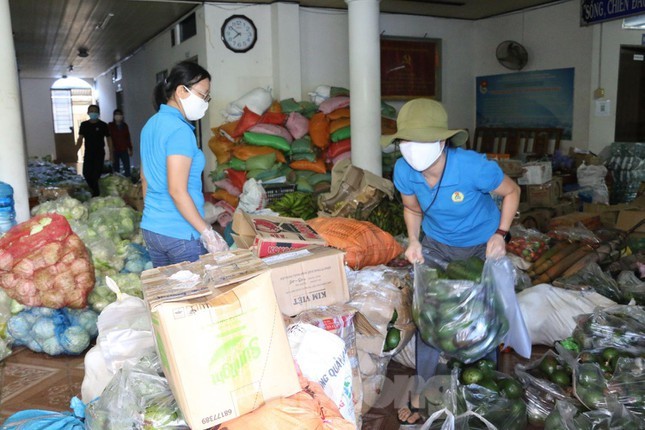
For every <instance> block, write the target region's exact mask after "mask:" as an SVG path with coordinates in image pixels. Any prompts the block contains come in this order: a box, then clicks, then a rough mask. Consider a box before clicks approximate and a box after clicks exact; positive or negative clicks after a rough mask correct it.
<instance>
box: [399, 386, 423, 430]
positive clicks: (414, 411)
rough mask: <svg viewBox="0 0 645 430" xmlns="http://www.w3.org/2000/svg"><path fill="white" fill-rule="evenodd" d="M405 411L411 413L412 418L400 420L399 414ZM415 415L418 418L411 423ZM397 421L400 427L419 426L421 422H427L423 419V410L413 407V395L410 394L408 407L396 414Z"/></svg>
mask: <svg viewBox="0 0 645 430" xmlns="http://www.w3.org/2000/svg"><path fill="white" fill-rule="evenodd" d="M403 409H408V410H409V411H410V416H408V418H407V419H406V420H405V421H404V420H401V419H400V418H399V412H400V411H401V410H403ZM415 414H416V418H415V419H414V421H412V422H410V418H412V417H414V415H415ZM396 419H397V420H398V421H399V424H400V425H414V424H418V423H419V421H421V420H423V421H421V422H422V423H423V422H424V421H425V420H424V418H423V414H422V410H421V409H420V408H415V407H413V406H412V393H410V392H408V407H407V408H401V409H399V410H398V411H397V414H396Z"/></svg>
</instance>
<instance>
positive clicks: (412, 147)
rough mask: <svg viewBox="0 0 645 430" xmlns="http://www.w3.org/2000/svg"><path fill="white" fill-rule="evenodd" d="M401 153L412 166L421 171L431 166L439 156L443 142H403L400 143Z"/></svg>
mask: <svg viewBox="0 0 645 430" xmlns="http://www.w3.org/2000/svg"><path fill="white" fill-rule="evenodd" d="M400 148H401V155H403V158H404V159H405V161H407V162H408V164H409V165H410V166H412V168H413V169H414V170H416V171H418V172H423V171H424V170H426V169H427V168H428V167H430V166H432V165H433V164H434V162H435V161H437V160H438V159H439V157H440V156H441V152H442V151H443V148H444V144H443V143H441V141H438V142H432V143H429V142H403V143H401V145H400Z"/></svg>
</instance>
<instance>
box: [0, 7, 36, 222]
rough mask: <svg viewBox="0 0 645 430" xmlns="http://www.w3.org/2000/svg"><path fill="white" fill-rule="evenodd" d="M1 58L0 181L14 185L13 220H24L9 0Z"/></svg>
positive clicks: (2, 21) (25, 190)
mask: <svg viewBox="0 0 645 430" xmlns="http://www.w3.org/2000/svg"><path fill="white" fill-rule="evenodd" d="M0 58H4V60H3V61H0V76H2V85H0V130H2V141H1V142H0V181H2V182H6V183H7V184H9V185H11V186H12V187H13V197H14V200H15V204H16V221H18V222H23V221H26V220H28V219H29V217H30V215H29V185H28V179H27V160H26V150H25V139H24V134H23V129H22V108H21V106H20V88H19V83H18V65H17V64H16V52H15V50H14V46H13V34H12V31H11V14H10V11H9V0H0Z"/></svg>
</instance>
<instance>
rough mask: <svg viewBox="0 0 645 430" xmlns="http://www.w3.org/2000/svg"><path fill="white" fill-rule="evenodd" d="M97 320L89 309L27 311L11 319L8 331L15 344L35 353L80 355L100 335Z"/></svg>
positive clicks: (39, 309) (37, 308)
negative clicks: (91, 340)
mask: <svg viewBox="0 0 645 430" xmlns="http://www.w3.org/2000/svg"><path fill="white" fill-rule="evenodd" d="M97 317H98V315H97V314H96V312H94V311H92V310H90V309H68V308H62V309H49V308H43V307H33V308H26V309H25V310H24V311H22V312H20V313H19V314H17V315H14V316H13V317H11V319H9V323H8V331H9V334H10V335H11V336H12V338H13V340H14V341H15V344H16V345H25V346H27V348H29V349H31V350H32V351H34V352H45V353H47V354H50V355H59V354H80V353H81V352H83V351H84V350H85V349H86V348H87V347H88V346H89V343H90V339H92V338H93V337H95V336H96V335H97V334H98V328H97V326H96V321H97ZM0 354H1V346H0Z"/></svg>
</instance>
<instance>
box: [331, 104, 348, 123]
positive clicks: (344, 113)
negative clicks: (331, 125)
mask: <svg viewBox="0 0 645 430" xmlns="http://www.w3.org/2000/svg"><path fill="white" fill-rule="evenodd" d="M327 118H329V119H330V120H332V121H333V120H335V119H340V118H349V108H348V107H344V108H340V109H336V110H335V111H333V112H329V113H328V114H327Z"/></svg>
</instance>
